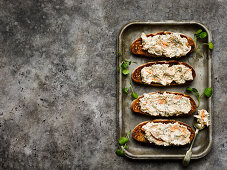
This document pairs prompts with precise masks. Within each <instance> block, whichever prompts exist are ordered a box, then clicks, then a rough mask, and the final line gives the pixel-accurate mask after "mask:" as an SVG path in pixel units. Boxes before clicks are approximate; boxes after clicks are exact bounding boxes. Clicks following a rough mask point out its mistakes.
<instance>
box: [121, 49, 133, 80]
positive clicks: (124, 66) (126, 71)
mask: <svg viewBox="0 0 227 170" xmlns="http://www.w3.org/2000/svg"><path fill="white" fill-rule="evenodd" d="M117 55H119V56H120V57H122V62H121V65H120V66H119V67H118V71H119V72H120V71H121V69H122V74H123V75H125V76H127V75H128V74H129V73H130V71H129V69H128V66H129V65H131V64H132V63H136V61H129V60H126V59H125V58H124V57H123V55H122V54H121V53H120V52H117Z"/></svg>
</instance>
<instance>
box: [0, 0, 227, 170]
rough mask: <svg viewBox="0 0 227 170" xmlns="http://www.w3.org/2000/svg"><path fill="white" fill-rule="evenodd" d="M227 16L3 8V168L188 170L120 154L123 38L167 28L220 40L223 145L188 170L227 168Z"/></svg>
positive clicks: (161, 3)
mask: <svg viewBox="0 0 227 170" xmlns="http://www.w3.org/2000/svg"><path fill="white" fill-rule="evenodd" d="M226 11H227V1H226V0H217V1H211V0H200V1H198V0H191V1H187V0H175V1H174V0H166V1H165V0H147V1H140V0H138V1H136V0H116V1H107V0H95V1H93V0H90V1H86V0H83V1H82V0H81V1H73V0H65V1H63V0H43V1H40V0H23V1H22V0H1V1H0V57H1V59H0V121H1V122H0V123H1V124H0V167H1V168H0V169H71V168H72V169H181V161H136V160H130V159H127V158H121V157H117V156H116V155H115V150H116V148H117V140H116V138H117V137H116V136H117V129H116V126H117V122H116V96H117V94H116V56H115V51H116V39H117V34H118V31H119V30H120V28H121V27H122V25H124V24H126V23H127V22H129V21H133V20H144V21H147V20H153V21H161V20H167V19H171V20H172V19H174V20H198V21H201V22H202V23H204V24H205V25H206V26H207V27H208V28H209V29H210V31H211V32H212V34H213V39H214V46H215V48H214V50H213V73H214V75H213V81H214V96H213V97H214V115H215V116H214V144H213V148H212V150H211V152H210V154H209V155H207V156H206V157H205V158H203V159H200V160H196V161H192V162H191V165H190V167H188V169H220V170H221V169H226V168H227V132H226V131H227V130H226V129H227V123H226V122H227V118H226V116H225V114H226V113H225V112H226V110H227V105H226V104H225V103H226V92H227V88H226V87H227V86H226V84H227V78H226V77H227V71H226V67H227V60H226V58H227V57H226V53H227V50H226V47H227V41H226V39H227V27H226V26H227V12H226Z"/></svg>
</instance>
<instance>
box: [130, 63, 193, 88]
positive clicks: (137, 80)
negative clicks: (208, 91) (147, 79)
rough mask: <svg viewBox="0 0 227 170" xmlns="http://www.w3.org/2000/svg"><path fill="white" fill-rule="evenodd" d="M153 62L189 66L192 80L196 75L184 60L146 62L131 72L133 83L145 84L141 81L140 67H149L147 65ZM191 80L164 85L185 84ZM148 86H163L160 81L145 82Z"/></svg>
mask: <svg viewBox="0 0 227 170" xmlns="http://www.w3.org/2000/svg"><path fill="white" fill-rule="evenodd" d="M154 64H169V65H170V66H172V65H180V64H182V65H185V66H186V67H188V68H190V69H191V70H192V76H193V80H194V79H195V77H196V73H195V70H194V69H193V68H192V66H190V65H189V64H187V63H184V62H179V61H175V60H171V61H155V62H149V63H146V64H143V65H141V66H139V67H137V68H136V69H135V70H134V71H133V73H132V80H133V81H134V82H135V83H139V84H146V83H144V82H142V77H141V70H142V68H144V67H149V66H152V65H154ZM193 80H190V81H186V82H185V83H184V84H177V83H176V82H174V81H173V82H172V83H171V84H168V85H166V86H177V85H185V84H191V83H192V81H193ZM147 85H149V86H164V85H162V84H160V83H151V84H147Z"/></svg>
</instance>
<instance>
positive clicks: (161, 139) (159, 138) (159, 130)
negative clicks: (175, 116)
mask: <svg viewBox="0 0 227 170" xmlns="http://www.w3.org/2000/svg"><path fill="white" fill-rule="evenodd" d="M142 129H143V130H144V131H145V138H146V139H147V140H148V141H149V142H150V143H155V144H157V145H164V146H169V145H185V144H187V143H190V136H191V132H190V131H189V130H188V128H187V127H186V126H184V125H181V124H179V123H178V122H176V123H166V124H164V123H154V122H149V123H147V124H146V125H144V126H142Z"/></svg>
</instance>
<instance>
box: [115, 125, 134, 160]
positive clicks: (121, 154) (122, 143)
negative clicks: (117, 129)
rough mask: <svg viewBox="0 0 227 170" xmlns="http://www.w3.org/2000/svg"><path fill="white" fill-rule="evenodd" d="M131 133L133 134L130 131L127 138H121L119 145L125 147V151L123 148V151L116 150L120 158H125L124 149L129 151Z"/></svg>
mask: <svg viewBox="0 0 227 170" xmlns="http://www.w3.org/2000/svg"><path fill="white" fill-rule="evenodd" d="M130 133H131V129H130V131H128V132H127V134H126V136H125V137H121V138H120V139H119V140H118V143H119V145H120V146H123V149H122V148H121V149H117V150H116V154H117V155H118V156H124V155H125V152H124V149H127V143H128V141H129V137H130Z"/></svg>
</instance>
